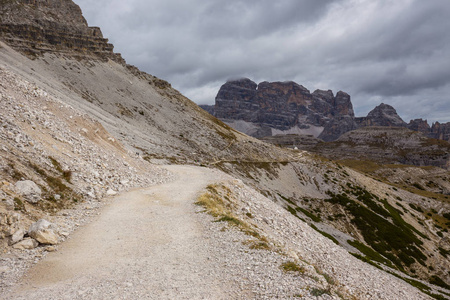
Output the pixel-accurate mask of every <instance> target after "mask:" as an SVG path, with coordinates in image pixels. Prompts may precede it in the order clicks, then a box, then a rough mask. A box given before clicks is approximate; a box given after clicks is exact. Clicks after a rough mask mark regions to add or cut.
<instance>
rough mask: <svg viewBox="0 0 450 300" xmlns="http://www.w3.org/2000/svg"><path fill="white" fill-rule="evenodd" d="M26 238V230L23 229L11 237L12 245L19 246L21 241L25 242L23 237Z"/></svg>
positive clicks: (10, 242)
mask: <svg viewBox="0 0 450 300" xmlns="http://www.w3.org/2000/svg"><path fill="white" fill-rule="evenodd" d="M24 236H25V230H23V229H22V228H21V229H19V230H17V231H16V232H14V234H13V235H12V236H11V239H10V241H9V244H10V245H14V244H17V243H18V242H20V241H21V240H23V237H24Z"/></svg>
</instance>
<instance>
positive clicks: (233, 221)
mask: <svg viewBox="0 0 450 300" xmlns="http://www.w3.org/2000/svg"><path fill="white" fill-rule="evenodd" d="M214 222H228V224H232V225H235V226H242V225H243V223H242V221H241V220H239V219H238V218H236V217H234V216H232V215H226V216H223V217H220V218H219V219H217V220H215V221H214Z"/></svg>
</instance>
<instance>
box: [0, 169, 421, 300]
mask: <svg viewBox="0 0 450 300" xmlns="http://www.w3.org/2000/svg"><path fill="white" fill-rule="evenodd" d="M167 169H168V170H169V171H170V172H172V173H173V174H175V179H174V180H173V181H171V182H168V183H164V184H160V185H157V186H153V187H150V188H146V189H137V190H134V191H131V192H128V193H124V194H122V195H120V196H118V197H116V198H115V199H113V200H112V201H111V202H110V203H109V204H107V205H106V206H105V207H103V208H102V209H101V210H100V214H99V215H98V216H97V217H95V218H94V220H93V221H92V222H91V223H89V224H88V225H86V226H84V227H81V228H80V229H79V230H77V231H76V232H74V233H73V234H72V235H71V237H70V239H69V240H68V241H66V242H65V243H63V244H62V245H60V247H59V250H58V251H57V252H51V253H48V255H47V256H46V257H45V258H44V259H43V260H42V261H40V262H39V263H38V264H36V265H35V266H34V267H32V268H31V269H30V270H29V272H28V273H27V274H26V275H25V276H24V277H23V278H22V280H21V281H20V282H19V283H18V284H17V285H15V286H14V288H13V289H12V291H11V292H10V293H9V294H8V295H6V296H5V297H4V299H314V300H316V299H317V300H319V299H320V300H328V299H342V296H344V299H352V298H353V296H356V295H357V297H356V298H358V299H428V297H427V296H425V295H423V294H421V293H420V292H419V291H418V290H416V289H414V288H412V287H411V286H409V285H407V284H406V283H404V282H403V281H401V280H399V279H397V278H395V277H392V276H390V275H388V274H386V273H384V272H381V271H379V270H378V269H375V268H372V267H371V266H369V265H366V264H364V263H362V262H360V261H358V260H356V259H355V258H354V257H352V256H351V255H349V254H348V253H347V252H346V251H344V250H343V249H341V248H340V247H338V246H336V245H334V244H333V243H332V242H331V241H329V240H328V239H326V238H324V237H322V236H321V235H318V234H317V233H316V232H315V231H314V230H313V229H311V228H310V227H309V226H308V225H307V224H305V223H303V222H301V221H300V220H298V219H297V218H295V217H293V216H292V215H291V214H290V213H289V212H287V211H285V210H284V209H281V208H280V207H278V206H277V204H275V203H273V202H272V201H270V200H269V199H267V198H265V197H263V196H261V195H260V194H258V193H257V192H256V191H254V190H252V189H250V188H248V187H246V186H244V185H243V184H242V182H241V181H239V180H236V179H233V178H232V177H229V176H228V175H226V174H224V173H222V172H220V171H218V170H211V169H206V168H200V167H193V166H168V167H167ZM212 183H220V184H224V187H225V188H226V190H227V191H228V192H229V194H228V196H229V197H230V198H229V201H231V202H230V204H231V207H234V209H235V213H236V214H237V215H238V216H239V217H240V218H246V217H247V222H249V224H250V223H252V224H253V228H254V229H257V230H258V231H260V234H261V233H263V232H264V235H265V236H267V237H268V239H269V244H270V245H271V246H270V248H271V249H270V250H267V249H258V248H252V247H250V246H249V245H251V244H252V242H258V240H255V239H254V237H252V236H249V235H246V234H244V233H243V232H242V231H240V230H238V229H237V228H236V227H235V226H231V225H229V224H228V223H226V222H213V221H214V218H213V217H212V216H210V215H208V214H205V213H200V212H201V211H202V208H201V207H199V206H196V205H194V204H193V203H194V202H195V200H196V199H197V197H198V195H200V193H202V192H204V191H205V190H204V188H205V187H206V186H207V185H208V184H212ZM228 196H227V197H228ZM249 211H251V214H249V213H248V212H249ZM249 215H250V216H251V217H249ZM291 261H295V262H297V263H298V264H299V265H300V266H301V271H298V272H297V271H296V272H286V271H284V270H282V268H281V266H282V265H283V264H284V263H286V262H291ZM308 262H309V263H308ZM311 263H313V264H311ZM328 275H329V276H328ZM333 278H334V279H333ZM336 279H337V280H336ZM352 295H353V296H352ZM0 298H2V299H3V297H0Z"/></svg>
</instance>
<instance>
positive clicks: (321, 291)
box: [310, 288, 331, 297]
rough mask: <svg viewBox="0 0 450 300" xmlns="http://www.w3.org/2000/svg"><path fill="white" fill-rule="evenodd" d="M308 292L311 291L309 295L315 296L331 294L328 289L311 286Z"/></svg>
mask: <svg viewBox="0 0 450 300" xmlns="http://www.w3.org/2000/svg"><path fill="white" fill-rule="evenodd" d="M310 293H311V296H315V297H319V296H322V295H323V294H328V295H331V292H330V290H329V289H318V288H313V289H312V290H311V292H310Z"/></svg>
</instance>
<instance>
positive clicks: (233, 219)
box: [195, 185, 270, 250]
mask: <svg viewBox="0 0 450 300" xmlns="http://www.w3.org/2000/svg"><path fill="white" fill-rule="evenodd" d="M206 190H207V191H206V192H205V193H203V194H201V195H200V196H199V197H198V198H197V201H196V202H195V204H196V205H199V206H202V207H203V208H205V211H206V212H207V213H209V214H210V215H212V216H213V217H214V218H215V220H214V222H227V223H228V224H229V225H232V226H235V227H238V228H239V229H240V230H241V231H242V232H244V233H245V234H247V235H250V236H252V237H254V238H256V239H257V240H250V241H248V243H247V244H248V245H249V247H250V249H264V250H270V245H269V243H268V240H267V239H266V238H265V237H263V236H261V235H260V234H259V233H258V232H257V231H255V230H254V228H253V227H252V226H251V225H250V224H248V223H247V222H246V221H244V220H241V219H239V218H238V217H237V216H236V215H234V214H233V213H232V205H231V201H230V197H231V191H230V189H228V188H227V187H226V186H223V185H220V186H219V185H208V186H207V187H206Z"/></svg>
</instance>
